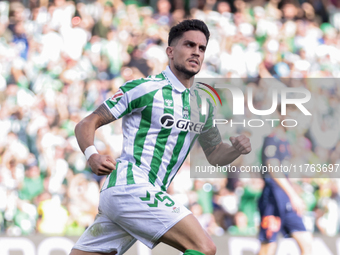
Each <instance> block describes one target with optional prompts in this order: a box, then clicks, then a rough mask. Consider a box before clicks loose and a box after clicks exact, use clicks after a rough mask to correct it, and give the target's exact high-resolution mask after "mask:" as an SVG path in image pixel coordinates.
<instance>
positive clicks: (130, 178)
mask: <svg viewBox="0 0 340 255" xmlns="http://www.w3.org/2000/svg"><path fill="white" fill-rule="evenodd" d="M126 179H127V184H135V180H134V179H133V171H132V163H131V162H129V163H128V168H127V175H126Z"/></svg>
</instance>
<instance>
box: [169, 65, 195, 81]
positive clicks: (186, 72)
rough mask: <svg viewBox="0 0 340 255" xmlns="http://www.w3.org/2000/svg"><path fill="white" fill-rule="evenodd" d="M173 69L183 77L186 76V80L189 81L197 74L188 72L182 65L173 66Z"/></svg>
mask: <svg viewBox="0 0 340 255" xmlns="http://www.w3.org/2000/svg"><path fill="white" fill-rule="evenodd" d="M174 67H175V68H176V70H177V71H179V72H181V73H183V74H184V75H186V76H187V77H186V78H188V79H190V78H191V77H193V76H194V75H195V74H197V73H198V72H199V71H197V72H192V71H189V70H188V69H186V68H185V67H184V66H182V65H176V64H174Z"/></svg>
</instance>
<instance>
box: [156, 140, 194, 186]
mask: <svg viewBox="0 0 340 255" xmlns="http://www.w3.org/2000/svg"><path fill="white" fill-rule="evenodd" d="M197 138H198V134H196V135H195V136H194V138H193V139H192V141H191V143H190V146H189V149H188V151H187V154H186V155H185V157H184V159H183V161H182V163H181V165H180V166H179V167H178V169H177V172H178V171H179V169H181V167H182V165H183V163H184V161H185V159H186V158H187V156H188V154H189V152H190V150H191V148H192V146H193V145H194V143H195V141H196V139H197ZM177 172H176V173H175V174H174V176H173V177H172V178H171V180H170V182H169V184H170V183H171V182H172V180H173V179H174V178H175V176H176V174H177ZM162 188H163V187H162ZM164 189H165V187H164Z"/></svg>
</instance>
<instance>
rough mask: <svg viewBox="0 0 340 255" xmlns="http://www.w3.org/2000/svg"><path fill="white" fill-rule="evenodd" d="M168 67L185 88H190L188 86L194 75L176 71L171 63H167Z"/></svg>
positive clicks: (192, 81)
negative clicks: (189, 75)
mask: <svg viewBox="0 0 340 255" xmlns="http://www.w3.org/2000/svg"><path fill="white" fill-rule="evenodd" d="M169 67H170V70H171V71H172V73H173V74H174V75H175V76H176V78H177V79H178V80H179V81H180V82H181V83H182V84H183V86H184V87H186V88H187V89H190V87H191V86H192V84H193V83H194V78H195V76H191V77H188V75H186V74H185V73H183V72H180V71H178V70H177V69H176V68H175V67H174V66H173V65H169Z"/></svg>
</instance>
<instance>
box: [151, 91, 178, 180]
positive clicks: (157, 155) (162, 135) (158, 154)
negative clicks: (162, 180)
mask: <svg viewBox="0 0 340 255" xmlns="http://www.w3.org/2000/svg"><path fill="white" fill-rule="evenodd" d="M162 94H163V99H164V114H166V113H168V114H171V115H173V114H174V108H173V107H165V105H167V104H166V102H167V101H168V102H170V101H172V102H173V98H172V86H171V85H167V86H164V87H163V89H162ZM170 133H171V128H170V129H169V128H164V127H162V128H161V130H160V131H159V133H158V135H157V139H156V144H155V149H154V153H153V157H152V160H151V164H150V168H151V169H150V172H149V182H150V183H151V184H153V185H154V184H155V181H156V179H157V173H158V171H159V167H160V165H161V163H162V158H163V154H164V150H165V146H166V143H167V141H168V137H169V135H170Z"/></svg>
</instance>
